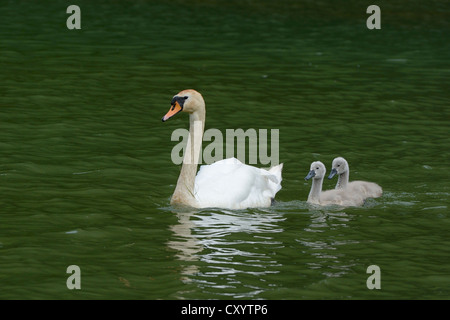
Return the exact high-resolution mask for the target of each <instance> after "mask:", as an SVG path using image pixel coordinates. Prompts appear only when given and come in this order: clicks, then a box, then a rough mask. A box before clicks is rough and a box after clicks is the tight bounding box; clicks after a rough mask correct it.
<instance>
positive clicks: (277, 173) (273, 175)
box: [266, 163, 283, 197]
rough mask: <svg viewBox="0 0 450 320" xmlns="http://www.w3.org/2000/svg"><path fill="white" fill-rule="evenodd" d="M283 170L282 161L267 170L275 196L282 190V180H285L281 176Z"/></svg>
mask: <svg viewBox="0 0 450 320" xmlns="http://www.w3.org/2000/svg"><path fill="white" fill-rule="evenodd" d="M282 171H283V164H282V163H281V164H279V165H277V166H273V167H272V168H270V169H269V170H267V174H266V177H267V178H268V180H269V187H270V189H271V190H272V192H273V197H275V194H276V193H277V192H278V191H280V190H281V181H282V180H283V178H282V177H281V173H282Z"/></svg>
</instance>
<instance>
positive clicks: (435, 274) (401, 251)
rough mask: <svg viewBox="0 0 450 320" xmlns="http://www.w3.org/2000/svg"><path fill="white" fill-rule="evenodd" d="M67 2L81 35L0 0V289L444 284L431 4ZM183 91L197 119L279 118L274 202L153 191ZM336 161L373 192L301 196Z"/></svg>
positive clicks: (116, 291)
mask: <svg viewBox="0 0 450 320" xmlns="http://www.w3.org/2000/svg"><path fill="white" fill-rule="evenodd" d="M74 2H75V1H74ZM76 2H77V3H76V4H77V5H79V6H80V8H81V17H82V20H81V26H82V29H81V30H68V29H67V28H66V19H67V17H68V16H69V15H68V14H66V8H67V6H68V5H69V4H75V3H72V2H71V1H39V2H37V1H2V2H1V3H0V18H1V20H0V21H1V27H0V70H1V71H0V83H1V86H0V138H1V139H0V210H1V211H0V298H2V299H449V298H450V258H449V255H450V238H449V230H450V217H449V215H448V212H449V209H448V203H449V194H450V188H449V183H448V181H449V167H448V165H449V156H450V152H449V150H450V149H449V147H450V136H449V125H450V108H449V104H448V103H449V93H448V92H449V91H448V86H449V67H450V62H449V49H450V46H449V41H448V40H449V39H448V34H449V31H450V30H449V22H448V21H450V19H449V18H450V15H449V12H450V8H449V5H448V3H445V2H438V1H430V2H427V3H426V4H422V3H420V2H419V1H413V2H412V1H408V2H406V1H398V2H397V3H394V4H393V3H392V2H386V1H379V2H378V3H377V4H378V5H379V6H380V8H381V12H382V15H381V18H382V24H381V26H382V28H381V30H368V29H367V28H366V24H365V21H366V19H367V17H368V15H367V14H366V13H365V11H366V8H367V6H369V5H370V4H372V3H365V2H364V1H334V2H331V1H328V3H326V2H320V3H316V2H315V1H304V2H295V1H277V2H274V3H272V2H269V1H261V2H257V1H246V2H235V1H221V2H219V3H215V2H213V1H206V0H205V1H195V2H194V3H191V4H186V3H185V2H183V1H160V2H152V1H137V0H136V1H95V4H94V3H93V2H92V1H76ZM186 88H195V89H197V90H198V91H200V92H201V93H202V94H203V96H204V98H205V100H206V106H207V122H206V128H217V129H219V130H221V131H222V132H225V130H226V129H236V128H243V129H248V128H255V129H260V128H264V129H279V130H280V131H279V132H280V139H279V142H280V153H279V157H280V162H283V163H284V164H285V166H284V171H283V183H282V185H283V189H282V190H281V191H280V192H279V193H278V194H277V197H276V199H277V203H276V204H275V205H274V206H273V207H271V208H265V209H249V210H239V211H230V210H220V209H202V210H194V209H177V208H172V207H171V206H170V204H169V201H170V196H171V194H172V192H173V190H174V187H175V183H176V180H177V176H178V174H179V169H180V168H179V166H176V165H174V164H172V162H171V157H170V155H171V150H172V148H173V147H174V146H175V145H176V144H177V142H175V141H171V140H170V137H171V134H172V131H173V130H175V129H177V128H187V126H188V118H187V117H186V116H185V115H178V116H177V117H175V118H174V119H171V120H170V121H169V122H167V123H162V122H161V117H162V116H163V115H164V114H165V113H166V112H167V110H168V108H169V106H170V100H171V98H172V96H173V95H174V94H176V93H177V92H178V91H180V90H182V89H186ZM336 156H343V157H345V158H346V159H347V160H348V161H349V163H350V168H351V175H350V179H351V180H367V181H373V182H377V183H378V184H380V185H381V186H382V187H383V190H384V195H383V197H382V198H379V199H372V200H370V201H368V202H367V203H366V204H365V206H364V207H361V208H346V209H340V208H315V207H311V206H309V205H308V204H306V202H305V201H306V199H307V196H308V193H309V188H310V181H309V182H306V181H304V179H303V178H304V177H305V176H306V174H307V173H308V171H309V165H310V163H311V162H312V161H315V160H320V161H322V162H324V163H325V165H326V166H327V167H328V170H330V166H331V161H332V159H333V158H334V157H336ZM334 184H335V180H333V181H328V180H326V181H325V182H324V188H326V189H329V188H333V187H334ZM69 265H78V266H79V267H80V269H81V290H69V289H68V288H67V286H66V280H67V278H68V277H69V274H67V273H66V269H67V267H68V266H69ZM370 265H377V266H379V267H380V270H381V277H380V281H381V289H379V290H377V289H374V290H369V289H368V288H367V286H366V280H367V278H368V277H369V276H370V274H367V273H366V270H367V267H368V266H370Z"/></svg>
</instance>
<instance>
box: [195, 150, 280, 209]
mask: <svg viewBox="0 0 450 320" xmlns="http://www.w3.org/2000/svg"><path fill="white" fill-rule="evenodd" d="M281 170H282V165H279V166H276V167H273V168H271V169H270V170H264V169H260V168H256V167H253V166H249V165H246V164H244V163H242V162H240V161H239V160H238V159H236V158H230V159H225V160H221V161H217V162H215V163H213V164H211V165H203V166H201V167H200V170H199V172H198V173H197V177H196V178H195V189H194V195H195V198H196V199H197V201H198V203H199V204H200V207H221V208H229V209H244V208H249V207H267V206H270V205H271V201H272V199H273V198H274V197H275V194H276V193H277V192H278V191H279V190H280V189H281Z"/></svg>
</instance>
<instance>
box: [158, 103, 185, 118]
mask: <svg viewBox="0 0 450 320" xmlns="http://www.w3.org/2000/svg"><path fill="white" fill-rule="evenodd" d="M181 110H183V108H182V107H181V106H180V104H179V103H178V101H175V103H174V104H173V105H172V107H170V110H169V112H167V113H166V115H165V116H164V117H163V118H162V122H165V121H167V120H169V119H170V118H172V117H173V116H174V115H176V114H177V113H178V112H180V111H181Z"/></svg>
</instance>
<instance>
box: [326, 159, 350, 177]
mask: <svg viewBox="0 0 450 320" xmlns="http://www.w3.org/2000/svg"><path fill="white" fill-rule="evenodd" d="M347 171H348V162H347V160H345V159H344V158H342V157H337V158H334V160H333V163H332V165H331V172H330V175H329V176H328V179H331V178H333V177H334V176H335V175H336V174H337V175H341V174H343V173H345V172H347Z"/></svg>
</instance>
